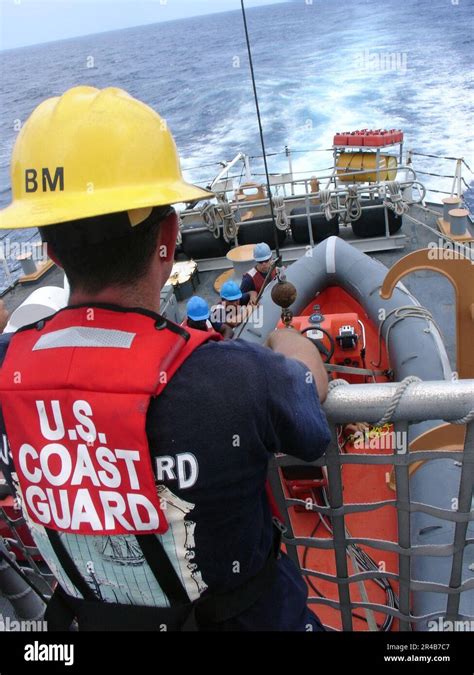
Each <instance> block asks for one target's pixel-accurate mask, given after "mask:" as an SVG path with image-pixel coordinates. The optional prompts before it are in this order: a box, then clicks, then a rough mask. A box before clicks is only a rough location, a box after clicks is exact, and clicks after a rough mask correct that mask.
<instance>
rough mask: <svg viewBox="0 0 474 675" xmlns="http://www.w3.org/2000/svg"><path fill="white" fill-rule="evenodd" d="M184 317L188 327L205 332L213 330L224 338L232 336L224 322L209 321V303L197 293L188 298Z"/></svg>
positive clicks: (230, 329) (230, 330)
mask: <svg viewBox="0 0 474 675" xmlns="http://www.w3.org/2000/svg"><path fill="white" fill-rule="evenodd" d="M186 317H187V318H186V322H185V323H186V325H187V326H189V328H195V329H196V330H203V331H206V332H208V331H212V330H215V331H216V332H217V333H220V334H221V335H222V336H223V337H224V338H225V339H230V338H231V337H232V336H233V330H232V328H231V327H230V326H228V325H227V324H226V323H222V322H221V323H219V322H215V323H214V324H213V323H212V322H211V321H210V317H211V312H210V310H209V305H208V304H207V302H206V300H204V298H201V297H200V296H199V295H193V297H192V298H190V299H189V300H188V304H187V305H186Z"/></svg>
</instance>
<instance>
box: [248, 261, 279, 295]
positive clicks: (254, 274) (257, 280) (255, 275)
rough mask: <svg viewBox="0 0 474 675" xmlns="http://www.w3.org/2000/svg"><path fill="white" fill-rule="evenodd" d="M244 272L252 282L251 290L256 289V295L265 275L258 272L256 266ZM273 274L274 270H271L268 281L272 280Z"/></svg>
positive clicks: (274, 274) (274, 273) (260, 288)
mask: <svg viewBox="0 0 474 675" xmlns="http://www.w3.org/2000/svg"><path fill="white" fill-rule="evenodd" d="M246 274H247V275H248V276H249V277H250V278H251V279H252V283H253V286H254V288H253V290H254V291H256V292H257V295H258V293H260V291H261V290H262V286H263V282H264V281H265V278H266V276H267V275H266V274H262V273H261V272H259V271H258V269H257V268H256V267H252V269H251V270H249V271H248V272H246ZM275 276H276V270H273V271H272V273H271V275H270V280H269V281H271V280H273V279H274V278H275Z"/></svg>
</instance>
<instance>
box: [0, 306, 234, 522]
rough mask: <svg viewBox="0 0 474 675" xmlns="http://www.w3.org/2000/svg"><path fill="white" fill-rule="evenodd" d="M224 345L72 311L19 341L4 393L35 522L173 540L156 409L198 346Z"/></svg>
mask: <svg viewBox="0 0 474 675" xmlns="http://www.w3.org/2000/svg"><path fill="white" fill-rule="evenodd" d="M219 339H221V338H220V336H218V335H217V334H216V333H210V332H208V333H206V332H203V331H198V330H193V329H190V328H187V329H186V330H183V328H181V327H179V326H176V325H175V324H172V323H171V322H169V321H167V320H166V319H164V318H163V317H160V316H159V315H157V314H154V313H152V312H147V311H145V310H143V311H140V310H138V311H135V310H126V309H120V308H117V307H105V306H95V307H94V306H88V307H69V308H66V309H63V310H61V311H60V312H58V313H57V314H55V315H54V316H53V317H51V318H50V319H48V320H46V321H42V322H39V323H38V324H36V326H32V327H31V326H30V327H27V328H26V329H21V330H20V331H19V332H18V333H16V334H15V335H14V336H13V338H12V340H11V343H10V345H9V348H8V350H7V355H6V357H5V360H4V363H3V366H2V369H1V373H0V392H1V403H2V411H3V415H4V419H5V426H6V431H7V436H8V440H9V443H10V448H11V452H12V457H13V462H14V466H15V469H16V472H17V475H18V479H19V483H20V488H21V493H22V499H23V504H24V507H25V508H26V510H27V512H28V515H29V516H30V518H31V520H32V521H33V522H35V523H37V524H39V525H42V526H44V527H47V528H50V529H53V530H57V531H59V532H68V533H73V534H81V535H124V534H131V535H139V534H151V533H157V534H162V533H164V532H166V530H167V529H168V524H167V522H166V518H165V514H164V512H163V510H162V508H161V505H160V500H159V497H158V492H157V486H156V485H155V477H154V474H153V469H152V464H151V456H150V451H149V447H148V439H147V435H146V416H147V411H148V407H149V404H150V400H151V398H152V397H155V396H158V395H159V394H160V393H161V392H162V391H163V389H164V388H165V387H166V385H167V384H168V382H169V381H170V379H171V378H172V377H173V375H174V373H175V372H176V371H177V369H178V368H179V367H180V366H181V365H182V363H183V362H184V361H185V360H186V359H187V358H188V357H189V356H190V355H191V354H192V353H193V351H194V350H195V349H196V348H197V347H199V346H200V345H201V344H203V343H204V342H206V341H208V340H219Z"/></svg>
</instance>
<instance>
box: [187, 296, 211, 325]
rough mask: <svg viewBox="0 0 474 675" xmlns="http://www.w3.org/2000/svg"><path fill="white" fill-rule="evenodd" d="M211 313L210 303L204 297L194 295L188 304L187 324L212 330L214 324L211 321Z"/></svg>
mask: <svg viewBox="0 0 474 675" xmlns="http://www.w3.org/2000/svg"><path fill="white" fill-rule="evenodd" d="M210 314H211V313H210V311H209V305H208V304H207V302H206V301H205V300H204V298H201V297H200V296H199V295H193V297H192V298H190V299H189V300H188V303H187V305H186V316H187V320H186V325H187V326H189V328H195V329H196V330H203V331H210V330H212V324H211V322H210V321H209V317H210Z"/></svg>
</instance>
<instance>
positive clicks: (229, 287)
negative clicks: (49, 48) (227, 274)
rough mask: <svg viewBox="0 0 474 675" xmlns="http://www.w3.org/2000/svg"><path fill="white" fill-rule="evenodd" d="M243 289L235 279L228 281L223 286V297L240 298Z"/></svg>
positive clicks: (229, 298)
mask: <svg viewBox="0 0 474 675" xmlns="http://www.w3.org/2000/svg"><path fill="white" fill-rule="evenodd" d="M241 297H242V291H241V290H240V288H239V287H238V286H237V284H236V283H235V281H226V282H225V284H223V285H222V288H221V298H222V299H223V300H240V298H241Z"/></svg>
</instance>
